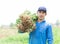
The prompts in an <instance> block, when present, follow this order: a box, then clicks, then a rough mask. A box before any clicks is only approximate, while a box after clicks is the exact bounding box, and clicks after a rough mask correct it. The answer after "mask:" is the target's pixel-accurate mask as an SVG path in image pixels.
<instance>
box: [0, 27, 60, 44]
mask: <svg viewBox="0 0 60 44" xmlns="http://www.w3.org/2000/svg"><path fill="white" fill-rule="evenodd" d="M53 38H54V44H60V27H53ZM28 40H29V34H28V33H18V31H17V29H0V44H28Z"/></svg>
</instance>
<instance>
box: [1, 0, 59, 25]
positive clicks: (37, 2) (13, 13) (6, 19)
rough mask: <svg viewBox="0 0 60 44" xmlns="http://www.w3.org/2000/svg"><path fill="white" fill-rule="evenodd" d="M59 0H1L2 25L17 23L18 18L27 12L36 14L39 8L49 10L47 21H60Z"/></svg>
mask: <svg viewBox="0 0 60 44" xmlns="http://www.w3.org/2000/svg"><path fill="white" fill-rule="evenodd" d="M59 4H60V1H59V0H0V25H9V24H10V23H11V22H13V23H15V21H16V19H17V18H18V16H19V15H20V14H21V13H22V12H23V11H25V10H30V11H31V12H36V11H37V9H38V7H40V6H45V7H46V8H47V16H46V20H47V21H48V22H49V23H55V22H56V20H57V19H59V20H60V5H59Z"/></svg>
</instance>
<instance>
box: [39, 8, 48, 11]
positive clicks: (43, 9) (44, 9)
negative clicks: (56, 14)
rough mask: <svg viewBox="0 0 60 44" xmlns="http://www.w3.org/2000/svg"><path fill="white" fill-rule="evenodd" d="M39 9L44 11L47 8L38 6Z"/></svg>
mask: <svg viewBox="0 0 60 44" xmlns="http://www.w3.org/2000/svg"><path fill="white" fill-rule="evenodd" d="M38 11H44V12H46V11H47V10H46V8H45V7H39V8H38Z"/></svg>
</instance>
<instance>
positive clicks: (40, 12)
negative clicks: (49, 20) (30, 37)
mask: <svg viewBox="0 0 60 44" xmlns="http://www.w3.org/2000/svg"><path fill="white" fill-rule="evenodd" d="M46 14H47V10H46V8H45V7H39V8H38V11H37V16H38V19H40V20H43V19H44V18H45V16H46Z"/></svg>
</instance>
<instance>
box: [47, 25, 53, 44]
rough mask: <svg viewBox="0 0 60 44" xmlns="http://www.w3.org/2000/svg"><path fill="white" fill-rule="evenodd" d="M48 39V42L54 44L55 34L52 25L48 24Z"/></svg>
mask: <svg viewBox="0 0 60 44" xmlns="http://www.w3.org/2000/svg"><path fill="white" fill-rule="evenodd" d="M47 41H48V44H53V34H52V27H51V25H48V28H47Z"/></svg>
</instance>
